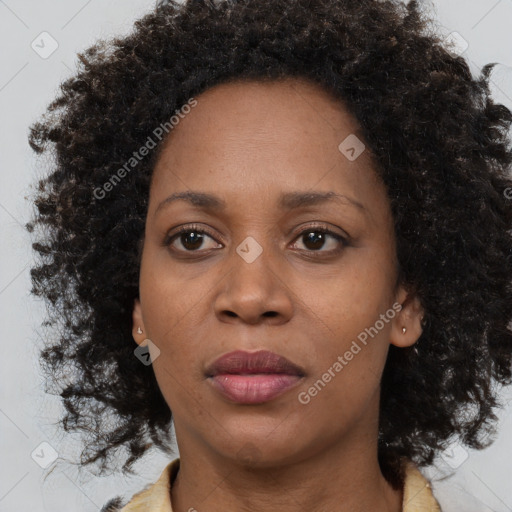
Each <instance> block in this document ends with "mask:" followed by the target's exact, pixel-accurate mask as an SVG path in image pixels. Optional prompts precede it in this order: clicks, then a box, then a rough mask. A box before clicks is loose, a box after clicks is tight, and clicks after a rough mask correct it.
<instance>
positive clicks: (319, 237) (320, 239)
mask: <svg viewBox="0 0 512 512" xmlns="http://www.w3.org/2000/svg"><path fill="white" fill-rule="evenodd" d="M305 236H306V246H307V244H308V243H311V242H312V243H313V249H321V248H322V246H323V244H324V241H325V240H324V234H323V233H320V232H318V231H310V232H309V233H307V234H306V235H305Z"/></svg>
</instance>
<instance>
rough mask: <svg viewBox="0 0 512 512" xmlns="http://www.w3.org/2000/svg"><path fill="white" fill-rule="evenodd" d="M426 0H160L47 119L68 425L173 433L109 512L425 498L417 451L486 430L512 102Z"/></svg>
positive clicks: (424, 506) (505, 260)
mask: <svg viewBox="0 0 512 512" xmlns="http://www.w3.org/2000/svg"><path fill="white" fill-rule="evenodd" d="M427 25H428V20H426V18H425V17H424V16H423V15H422V14H421V13H420V12H419V9H418V6H417V3H416V2H410V3H409V4H408V5H407V6H404V5H402V4H401V3H399V2H391V1H384V2H383V1H377V0H367V1H363V2H357V3H356V2H349V1H348V0H341V1H336V2H331V1H319V2H314V3H312V2H309V1H306V0H277V1H272V2H270V1H265V0H245V1H218V2H205V1H188V2H186V3H185V4H177V3H173V2H170V3H167V4H161V5H160V6H159V7H158V8H157V9H156V10H155V12H153V13H150V14H148V15H147V16H145V17H144V18H143V19H141V20H139V21H138V22H137V23H136V28H135V31H134V32H133V33H132V34H131V35H129V36H127V37H125V38H123V39H115V40H113V41H112V42H110V43H101V42H100V43H98V44H97V45H95V46H94V47H92V48H91V49H89V50H88V51H87V52H85V53H84V54H83V55H81V56H80V58H81V61H82V63H83V67H82V69H80V71H79V72H78V73H77V75H76V76H75V77H73V78H71V79H69V80H67V81H66V82H65V83H64V84H63V85H62V94H61V96H59V97H58V98H57V99H56V100H55V101H54V102H53V103H52V105H50V107H49V112H48V114H47V115H46V117H45V118H44V119H43V120H41V122H39V123H36V124H35V125H34V126H33V127H32V131H31V135H30V142H31V145H32V147H33V148H34V150H35V151H37V152H43V151H45V150H48V149H50V148H52V149H54V151H55V152H56V156H57V158H56V159H55V164H54V165H55V167H54V169H53V170H52V172H51V173H50V174H49V175H48V176H47V177H46V178H44V179H43V180H42V181H41V182H40V186H39V192H38V194H37V197H36V199H35V201H36V205H37V207H38V214H37V216H36V218H35V219H34V221H33V223H31V224H30V226H29V229H31V230H33V229H36V230H37V233H38V239H37V241H36V242H35V244H34V248H35V249H36V250H37V251H38V253H39V254H40V256H41V259H40V262H39V266H37V267H36V268H34V269H33V272H32V275H33V281H34V292H35V293H36V294H39V295H41V296H43V297H45V298H46V299H47V300H48V302H49V303H50V304H51V305H52V306H53V309H52V310H51V318H50V321H51V322H53V324H54V325H55V326H57V325H58V326H59V330H58V336H57V339H56V340H55V341H54V343H53V344H51V345H48V346H47V347H46V348H45V349H44V350H43V352H42V360H43V362H45V363H46V366H45V368H46V371H47V372H48V373H49V374H50V375H52V376H53V377H54V376H55V375H57V376H60V377H61V378H62V379H64V380H63V382H61V386H60V389H58V391H57V392H58V393H60V394H61V396H62V398H63V400H64V402H65V405H66V408H67V411H68V412H67V414H66V416H65V418H64V419H63V426H64V427H65V428H66V430H68V431H81V432H83V433H84V435H85V436H88V437H86V438H85V439H84V441H85V442H86V451H85V452H84V455H83V460H82V464H83V465H87V464H92V463H98V462H100V463H101V470H102V471H103V470H105V469H107V468H108V464H107V460H108V458H109V457H110V456H111V454H112V453H113V452H114V451H116V450H118V449H120V448H128V458H127V459H126V461H125V463H124V466H123V469H124V470H125V471H126V472H129V471H130V468H131V466H132V465H133V463H134V462H135V461H137V460H138V459H140V458H141V457H142V455H143V454H144V453H145V452H146V451H147V450H148V449H149V448H150V447H151V446H157V447H159V448H160V449H162V450H164V451H166V452H167V453H169V454H172V451H171V449H170V446H171V439H170V429H171V423H172V425H173V426H174V428H175V432H176V442H177V446H178V449H179V454H180V456H179V458H176V459H174V460H173V461H170V463H169V464H168V465H167V467H166V468H165V469H164V470H163V472H162V474H161V477H160V479H159V480H158V481H157V482H155V484H153V485H151V486H149V487H148V488H147V489H145V490H142V491H141V492H139V493H137V494H136V495H135V496H133V497H132V499H128V500H127V499H125V498H122V497H116V498H114V499H112V500H111V501H110V502H109V503H107V504H105V506H104V508H103V510H104V511H108V512H113V511H117V510H122V511H123V512H127V511H130V512H136V511H142V510H149V511H166V512H168V511H171V510H172V511H174V512H185V511H193V510H197V511H198V512H201V510H209V511H220V510H258V511H262V512H263V511H266V510H273V509H275V508H279V509H281V510H284V511H297V510H336V511H344V510H347V511H348V510H350V511H359V510H361V511H363V510H364V511H367V510H375V511H383V512H384V511H394V512H398V511H402V510H403V511H409V512H410V511H415V510H430V511H436V510H440V508H439V503H438V502H437V500H436V499H435V497H434V495H433V493H432V490H431V488H430V486H429V483H428V481H427V480H426V478H425V477H424V476H423V475H422V474H421V472H420V471H419V468H421V467H422V466H425V465H427V464H430V463H431V462H432V460H433V458H434V456H435V454H436V453H438V452H439V451H440V450H442V449H444V448H445V447H446V446H448V444H449V441H451V439H452V437H453V436H458V437H459V438H460V439H461V440H462V441H463V442H464V443H465V444H466V445H468V446H471V447H473V448H482V447H484V443H483V437H484V436H486V435H487V434H488V433H489V431H490V429H491V427H492V422H493V421H495V420H496V416H495V415H494V410H495V408H496V407H497V406H498V405H499V404H498V399H497V396H496V394H495V390H494V387H493V384H494V383H495V382H500V383H503V384H510V382H511V377H512V374H511V354H512V350H511V346H512V332H511V331H510V328H509V323H510V321H511V307H510V304H512V290H511V286H510V272H511V270H512V261H511V257H510V254H511V252H512V239H511V234H510V230H511V228H512V205H511V202H510V200H509V199H508V196H509V193H508V191H509V190H512V189H511V187H512V181H511V179H510V176H509V175H508V172H509V170H510V166H511V163H512V152H511V150H510V147H509V145H508V144H509V140H508V139H507V128H508V127H509V126H510V124H511V122H512V113H511V112H510V111H509V110H508V109H506V108H505V107H504V106H503V105H496V104H494V103H493V102H492V100H491V98H490V94H489V89H488V75H489V73H490V70H491V68H492V66H487V67H485V68H484V71H483V73H482V76H481V77H480V78H479V79H478V80H476V79H474V78H472V76H471V73H470V71H469V69H468V66H467V64H466V63H465V61H464V60H463V59H462V58H461V57H457V56H456V55H454V54H453V53H451V52H449V51H447V49H445V48H444V47H443V45H442V42H441V40H440V38H439V36H436V35H434V34H427V33H426V32H427V31H426V27H427ZM55 332H57V330H56V331H55ZM131 340H134V341H135V343H133V342H131ZM71 367H73V369H74V373H72V374H71V373H70V368H71ZM171 411H172V413H171ZM171 420H172V421H171Z"/></svg>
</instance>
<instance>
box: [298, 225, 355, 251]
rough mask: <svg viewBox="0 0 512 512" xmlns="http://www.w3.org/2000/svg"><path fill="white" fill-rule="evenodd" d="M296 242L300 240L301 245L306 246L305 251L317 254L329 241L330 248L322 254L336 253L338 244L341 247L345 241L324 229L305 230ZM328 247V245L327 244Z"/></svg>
mask: <svg viewBox="0 0 512 512" xmlns="http://www.w3.org/2000/svg"><path fill="white" fill-rule="evenodd" d="M296 240H302V243H303V244H304V245H305V246H306V249H303V250H306V251H310V252H319V250H320V249H322V248H324V246H325V245H326V243H327V242H328V241H329V240H330V241H331V243H330V246H331V247H330V248H328V249H327V250H325V251H322V252H330V251H336V250H337V249H338V248H339V246H340V244H341V245H343V242H344V241H345V239H344V238H343V237H342V236H341V235H338V234H336V233H333V232H332V231H329V230H325V229H311V228H310V229H306V230H305V231H302V233H300V235H299V236H298V237H297V238H296ZM327 245H329V244H327Z"/></svg>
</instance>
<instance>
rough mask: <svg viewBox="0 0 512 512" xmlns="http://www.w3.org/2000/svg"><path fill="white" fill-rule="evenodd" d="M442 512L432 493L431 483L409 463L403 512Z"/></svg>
mask: <svg viewBox="0 0 512 512" xmlns="http://www.w3.org/2000/svg"><path fill="white" fill-rule="evenodd" d="M418 510H424V511H425V512H442V511H441V508H440V506H439V503H438V501H437V500H436V498H435V497H434V494H433V492H432V486H431V484H430V482H429V481H428V480H427V479H426V478H425V477H424V476H423V474H422V473H421V472H420V470H419V469H418V467H417V466H416V465H415V464H414V463H412V462H410V461H409V462H407V464H406V467H405V481H404V500H403V512H415V511H418Z"/></svg>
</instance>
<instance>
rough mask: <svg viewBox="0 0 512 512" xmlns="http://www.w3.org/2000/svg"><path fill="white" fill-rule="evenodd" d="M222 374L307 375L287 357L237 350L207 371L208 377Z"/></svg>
mask: <svg viewBox="0 0 512 512" xmlns="http://www.w3.org/2000/svg"><path fill="white" fill-rule="evenodd" d="M222 373H234V374H242V373H246V374H256V373H280V374H283V373H284V374H288V375H299V376H300V377H302V376H304V375H305V371H304V369H303V368H301V367H300V366H298V365H296V364H294V363H292V362H291V361H289V360H288V359H286V357H283V356H280V355H278V354H275V353H274V352H270V351H268V350H258V351H257V352H246V351H245V350H235V351H234V352H228V353H227V354H224V355H222V356H221V357H219V358H218V359H216V360H215V361H214V362H213V363H212V364H210V365H209V366H208V367H207V369H206V375H207V376H208V377H213V376H215V375H218V374H222Z"/></svg>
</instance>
